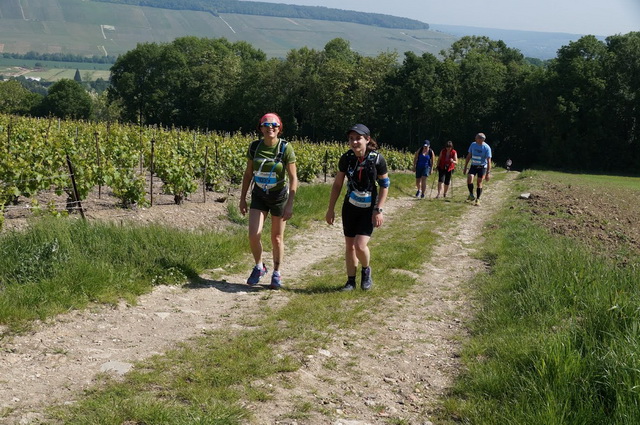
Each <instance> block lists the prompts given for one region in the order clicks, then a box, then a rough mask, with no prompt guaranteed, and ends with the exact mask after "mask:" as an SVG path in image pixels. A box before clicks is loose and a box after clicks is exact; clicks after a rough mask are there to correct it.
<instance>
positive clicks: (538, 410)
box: [446, 209, 640, 425]
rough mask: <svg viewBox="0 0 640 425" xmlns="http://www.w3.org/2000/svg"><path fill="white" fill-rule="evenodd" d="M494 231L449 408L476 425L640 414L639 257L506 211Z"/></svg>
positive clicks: (616, 420)
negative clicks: (614, 258) (600, 253)
mask: <svg viewBox="0 0 640 425" xmlns="http://www.w3.org/2000/svg"><path fill="white" fill-rule="evenodd" d="M494 227H495V228H496V230H493V231H492V232H491V233H490V234H489V235H488V237H489V240H488V243H486V244H484V246H486V247H488V249H487V251H486V253H485V255H486V256H487V258H490V259H492V262H493V266H492V272H491V273H490V274H489V275H486V276H483V277H482V278H480V279H478V281H477V282H476V285H475V286H474V287H475V289H476V290H477V291H478V294H479V306H480V310H479V312H478V316H477V320H476V321H475V323H474V326H473V330H472V334H473V338H472V340H471V342H470V343H469V344H468V346H467V348H466V350H465V353H464V358H465V363H466V365H467V367H468V370H466V372H465V373H463V375H462V377H461V379H460V380H459V381H458V383H457V385H456V388H455V391H454V394H453V397H451V398H450V399H449V400H448V401H447V403H446V405H447V408H448V415H449V416H450V417H457V418H464V421H465V422H466V423H473V424H576V425H578V424H580V425H582V424H632V423H638V420H639V419H638V418H640V287H639V286H638V282H640V259H638V258H634V259H631V262H630V264H629V265H628V266H626V267H621V266H619V265H617V264H614V263H613V262H611V261H609V260H607V259H605V258H597V257H595V256H594V255H593V254H592V252H591V251H590V250H588V249H587V248H585V247H581V246H580V245H579V244H578V243H576V241H574V240H569V239H566V238H563V237H559V236H551V235H549V234H548V233H547V232H546V231H544V230H543V229H542V228H540V227H538V226H537V225H535V224H533V222H531V221H530V220H529V218H528V217H527V215H526V214H521V213H520V212H518V211H517V209H515V210H511V212H509V213H507V214H506V215H505V216H504V217H503V218H502V219H501V220H500V221H499V222H497V223H496V224H495V226H494Z"/></svg>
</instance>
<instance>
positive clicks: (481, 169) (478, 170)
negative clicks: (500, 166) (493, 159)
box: [469, 165, 487, 178]
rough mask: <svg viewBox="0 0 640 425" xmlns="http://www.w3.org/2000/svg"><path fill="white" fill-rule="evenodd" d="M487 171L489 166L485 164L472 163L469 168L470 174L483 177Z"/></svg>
mask: <svg viewBox="0 0 640 425" xmlns="http://www.w3.org/2000/svg"><path fill="white" fill-rule="evenodd" d="M486 172H487V167H485V166H484V165H472V166H471V167H470V168H469V174H471V175H474V174H475V175H477V176H478V178H483V177H484V175H485V173H486Z"/></svg>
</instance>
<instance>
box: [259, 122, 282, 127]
mask: <svg viewBox="0 0 640 425" xmlns="http://www.w3.org/2000/svg"><path fill="white" fill-rule="evenodd" d="M260 125H261V126H262V127H267V128H269V127H273V128H278V127H280V124H278V123H277V122H263V123H262V124H260Z"/></svg>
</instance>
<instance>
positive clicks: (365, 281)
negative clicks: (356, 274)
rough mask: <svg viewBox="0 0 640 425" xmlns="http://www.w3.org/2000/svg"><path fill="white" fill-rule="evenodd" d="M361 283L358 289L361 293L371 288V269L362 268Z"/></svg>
mask: <svg viewBox="0 0 640 425" xmlns="http://www.w3.org/2000/svg"><path fill="white" fill-rule="evenodd" d="M361 278H362V281H361V282H360V287H361V288H362V290H363V291H368V290H369V289H371V287H372V286H373V280H372V279H371V267H363V268H362V276H361Z"/></svg>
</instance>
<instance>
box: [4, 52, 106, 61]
mask: <svg viewBox="0 0 640 425" xmlns="http://www.w3.org/2000/svg"><path fill="white" fill-rule="evenodd" d="M0 58H5V59H23V60H38V61H52V62H80V63H114V62H115V61H116V59H117V58H118V57H117V56H114V55H107V56H97V55H93V56H83V55H75V54H73V53H38V52H34V51H29V52H27V53H24V54H23V53H0Z"/></svg>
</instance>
